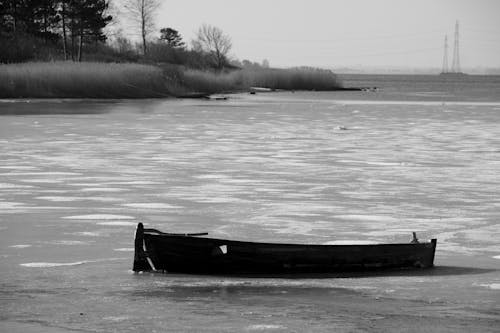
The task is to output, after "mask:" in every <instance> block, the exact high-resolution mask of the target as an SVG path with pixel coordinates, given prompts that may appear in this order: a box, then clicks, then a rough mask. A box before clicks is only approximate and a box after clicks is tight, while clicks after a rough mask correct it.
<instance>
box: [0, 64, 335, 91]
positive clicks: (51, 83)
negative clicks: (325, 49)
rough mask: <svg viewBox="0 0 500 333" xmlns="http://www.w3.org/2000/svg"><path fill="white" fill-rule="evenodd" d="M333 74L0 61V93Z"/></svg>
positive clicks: (154, 87)
mask: <svg viewBox="0 0 500 333" xmlns="http://www.w3.org/2000/svg"><path fill="white" fill-rule="evenodd" d="M339 86H340V83H339V81H338V80H337V77H336V76H335V74H333V73H332V72H331V71H328V70H321V69H314V68H294V69H256V70H249V69H245V70H237V71H232V72H228V73H214V72H209V71H201V70H193V69H184V68H183V67H179V66H171V65H164V66H161V67H157V66H152V65H143V64H131V63H128V64H115V63H90V62H83V63H74V62H47V63H23V64H11V65H0V98H27V97H29V98H148V97H166V96H175V95H179V94H185V93H189V92H206V93H221V92H234V91H248V90H249V89H250V87H265V88H271V89H284V90H335V89H336V88H338V87H339Z"/></svg>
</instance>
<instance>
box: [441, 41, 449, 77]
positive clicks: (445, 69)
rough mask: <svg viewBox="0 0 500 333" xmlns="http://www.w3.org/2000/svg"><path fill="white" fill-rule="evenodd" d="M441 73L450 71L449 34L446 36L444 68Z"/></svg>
mask: <svg viewBox="0 0 500 333" xmlns="http://www.w3.org/2000/svg"><path fill="white" fill-rule="evenodd" d="M441 73H448V36H447V35H445V36H444V56H443V70H442V71H441Z"/></svg>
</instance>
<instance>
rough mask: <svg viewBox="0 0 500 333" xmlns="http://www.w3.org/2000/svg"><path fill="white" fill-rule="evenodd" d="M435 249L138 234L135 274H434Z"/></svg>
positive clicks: (433, 245) (420, 245)
mask: <svg viewBox="0 0 500 333" xmlns="http://www.w3.org/2000/svg"><path fill="white" fill-rule="evenodd" d="M145 230H148V229H145ZM141 233H142V235H141ZM138 239H139V241H138ZM141 239H142V241H141ZM138 243H139V244H138ZM140 243H142V244H140ZM138 245H139V247H138ZM141 245H142V246H141ZM435 249H436V240H435V239H434V240H432V241H430V242H426V243H409V244H376V245H307V244H279V243H256V242H241V241H232V240H224V239H214V238H200V237H193V236H182V235H169V234H163V233H161V234H158V233H150V232H147V231H145V232H142V231H140V230H139V228H138V232H137V234H136V256H135V261H134V271H152V270H154V271H166V272H175V273H192V274H291V273H328V272H348V271H367V270H379V269H387V268H428V267H433V265H434V253H435Z"/></svg>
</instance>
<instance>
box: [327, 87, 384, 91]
mask: <svg viewBox="0 0 500 333" xmlns="http://www.w3.org/2000/svg"><path fill="white" fill-rule="evenodd" d="M335 90H338V91H377V90H378V88H377V87H346V88H342V87H339V88H336V89H335Z"/></svg>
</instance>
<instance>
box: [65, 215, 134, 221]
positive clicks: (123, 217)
mask: <svg viewBox="0 0 500 333" xmlns="http://www.w3.org/2000/svg"><path fill="white" fill-rule="evenodd" d="M62 218H63V219H65V220H133V219H134V217H133V216H128V215H114V214H88V215H72V216H64V217H62Z"/></svg>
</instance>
